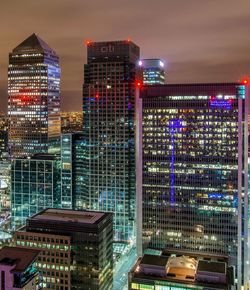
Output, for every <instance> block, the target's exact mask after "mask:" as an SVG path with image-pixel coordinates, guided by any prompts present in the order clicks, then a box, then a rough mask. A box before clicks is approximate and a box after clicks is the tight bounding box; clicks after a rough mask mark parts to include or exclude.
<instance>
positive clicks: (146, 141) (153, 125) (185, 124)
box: [138, 83, 248, 289]
mask: <svg viewBox="0 0 250 290" xmlns="http://www.w3.org/2000/svg"><path fill="white" fill-rule="evenodd" d="M138 104H139V107H138V118H139V119H140V120H141V124H142V127H141V130H140V132H141V136H140V137H139V140H138V142H139V146H140V148H141V150H142V161H141V166H142V176H141V177H139V179H140V178H141V179H140V180H139V181H138V184H140V185H141V187H140V188H139V189H138V192H139V200H138V202H139V203H140V202H141V203H142V236H143V246H144V248H146V247H150V248H155V249H164V248H175V249H182V250H185V251H193V252H197V251H199V252H204V253H211V254H221V255H228V256H229V263H230V264H231V265H234V266H236V269H237V277H238V283H239V285H240V284H241V280H242V277H243V281H244V285H245V287H246V281H247V276H248V273H247V261H248V87H247V86H245V85H241V84H240V83H229V84H193V85H165V86H152V87H145V88H142V89H141V94H140V99H139V100H138ZM139 123H140V122H139ZM138 162H139V163H140V161H138ZM139 225H140V223H139ZM140 230H141V229H140V228H139V232H140ZM244 289H246V288H244Z"/></svg>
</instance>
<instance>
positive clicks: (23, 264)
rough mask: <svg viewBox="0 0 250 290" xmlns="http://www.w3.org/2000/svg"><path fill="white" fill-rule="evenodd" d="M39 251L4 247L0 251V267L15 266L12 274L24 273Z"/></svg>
mask: <svg viewBox="0 0 250 290" xmlns="http://www.w3.org/2000/svg"><path fill="white" fill-rule="evenodd" d="M39 254H40V251H38V250H33V249H25V248H19V247H4V248H2V249H1V250H0V265H10V266H12V265H15V268H14V269H13V270H12V271H14V272H21V273H22V272H24V271H25V270H26V269H27V268H28V267H29V266H30V265H31V264H32V263H33V262H34V261H35V259H36V258H37V256H38V255H39Z"/></svg>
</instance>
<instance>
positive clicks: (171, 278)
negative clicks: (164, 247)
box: [130, 254, 229, 289]
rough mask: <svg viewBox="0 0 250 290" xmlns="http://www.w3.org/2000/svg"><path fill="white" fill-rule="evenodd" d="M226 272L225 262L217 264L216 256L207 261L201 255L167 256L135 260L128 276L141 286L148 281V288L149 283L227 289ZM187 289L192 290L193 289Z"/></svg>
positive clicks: (217, 258)
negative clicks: (162, 282)
mask: <svg viewBox="0 0 250 290" xmlns="http://www.w3.org/2000/svg"><path fill="white" fill-rule="evenodd" d="M227 272H228V268H227V263H226V262H221V261H219V257H211V260H210V261H208V260H203V259H202V257H200V256H197V257H194V256H192V257H189V256H187V255H180V256H177V255H175V254H172V255H169V256H154V255H144V256H143V257H142V258H141V259H139V260H138V261H137V263H136V265H135V266H134V267H133V269H132V270H131V272H130V273H131V275H132V276H131V277H132V281H133V282H134V283H140V282H141V283H144V282H145V281H146V280H148V281H149V284H150V285H151V283H152V281H154V283H155V281H165V282H166V283H172V282H175V283H179V284H180V285H186V284H187V285H189V284H190V285H197V286H206V287H208V286H209V287H211V288H209V289H228V285H229V284H228V283H229V282H228V278H227ZM142 281H144V282H142ZM165 282H164V283H165ZM155 285H156V284H155ZM157 285H158V284H157ZM215 286H216V287H215ZM190 287H191V288H193V286H190ZM188 289H189V288H188ZM199 289H200V288H199Z"/></svg>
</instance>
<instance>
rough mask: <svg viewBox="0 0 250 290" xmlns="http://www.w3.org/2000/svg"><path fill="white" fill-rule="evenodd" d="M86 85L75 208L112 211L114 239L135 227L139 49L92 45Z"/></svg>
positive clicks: (130, 45) (126, 236) (129, 233)
mask: <svg viewBox="0 0 250 290" xmlns="http://www.w3.org/2000/svg"><path fill="white" fill-rule="evenodd" d="M87 49H88V63H87V64H86V65H85V76H84V86H83V113H84V122H83V134H84V139H85V141H84V144H83V163H82V165H83V174H82V177H83V184H84V187H83V188H84V190H83V192H82V193H81V196H77V197H76V200H77V204H76V207H77V208H79V209H81V208H87V209H92V210H102V211H111V212H114V227H115V239H116V240H117V241H118V240H119V241H129V240H131V239H132V238H133V236H134V222H135V132H134V115H135V83H136V78H137V75H136V71H137V64H138V61H139V47H138V46H137V45H135V44H134V43H132V42H131V41H129V40H123V41H112V42H94V43H88V45H87Z"/></svg>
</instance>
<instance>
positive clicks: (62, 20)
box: [0, 0, 250, 110]
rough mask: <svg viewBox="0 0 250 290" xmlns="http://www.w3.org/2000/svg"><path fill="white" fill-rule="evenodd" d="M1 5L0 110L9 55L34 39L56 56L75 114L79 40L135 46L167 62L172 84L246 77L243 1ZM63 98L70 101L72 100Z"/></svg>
mask: <svg viewBox="0 0 250 290" xmlns="http://www.w3.org/2000/svg"><path fill="white" fill-rule="evenodd" d="M2 2H3V3H1V10H0V19H1V26H0V35H1V38H0V39H1V46H0V94H1V95H0V105H1V106H3V104H5V107H6V103H7V99H6V98H7V95H6V85H7V82H6V79H7V65H8V53H9V52H10V51H11V50H12V49H13V48H14V47H15V46H17V45H18V44H19V43H20V42H21V41H22V40H24V39H25V38H26V37H28V36H29V35H30V34H31V33H33V32H36V33H38V34H39V35H40V36H41V38H43V39H44V40H45V41H46V42H47V43H48V44H49V45H50V46H51V47H53V48H54V49H55V50H56V51H57V53H58V55H59V56H60V61H61V66H62V98H63V102H62V103H63V108H65V109H68V108H71V107H74V106H75V108H76V109H79V110H80V106H79V104H81V95H82V93H81V89H82V82H83V65H84V63H85V62H86V48H85V47H84V45H83V41H84V39H92V40H94V41H102V40H116V39H125V38H127V37H130V38H131V39H132V40H133V41H134V42H135V43H137V44H138V45H139V46H140V47H141V55H142V58H151V57H161V58H163V59H165V60H166V62H167V66H166V68H167V76H168V77H167V78H168V80H169V81H171V82H198V81H203V82H206V81H216V82H218V81H226V80H228V81H232V80H236V79H237V78H238V77H239V75H241V74H250V64H249V49H250V38H249V35H250V1H249V0H239V1H235V0H206V1H201V0H188V1H183V0H174V1H173V0H143V1H139V0H135V1H132V0H106V1H100V0H91V1H83V0H53V1H51V0H36V1H34V0H22V1H14V0H13V1H2ZM10 19H11V21H10ZM13 19H14V20H15V21H13ZM69 96H74V97H73V98H72V99H73V101H72V99H71V98H70V97H69ZM69 100H70V101H69Z"/></svg>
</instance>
